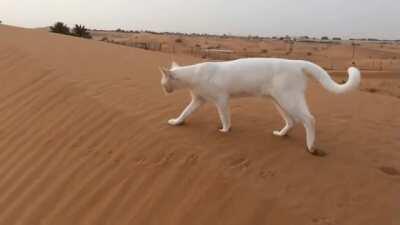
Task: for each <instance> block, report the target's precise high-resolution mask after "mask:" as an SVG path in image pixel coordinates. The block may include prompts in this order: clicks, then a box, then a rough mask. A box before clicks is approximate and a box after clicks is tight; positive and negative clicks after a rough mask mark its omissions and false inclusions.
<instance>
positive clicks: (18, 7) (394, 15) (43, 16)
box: [0, 0, 400, 39]
mask: <svg viewBox="0 0 400 225" xmlns="http://www.w3.org/2000/svg"><path fill="white" fill-rule="evenodd" d="M0 20H2V21H3V23H5V24H9V25H15V26H23V27H44V26H49V25H51V24H53V23H54V22H56V21H62V22H65V23H67V24H68V25H70V26H72V25H74V24H76V23H78V24H83V25H86V27H89V28H96V29H117V28H122V29H127V30H155V31H178V32H188V33H191V32H196V33H215V34H223V33H227V34H236V35H262V36H283V35H291V36H301V35H308V36H315V37H321V36H330V37H332V36H340V37H346V38H349V37H354V38H358V37H366V38H382V39H400V0H240V1H239V0H144V1H143V0H140V1H139V0H0Z"/></svg>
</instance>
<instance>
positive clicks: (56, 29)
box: [50, 22, 71, 35]
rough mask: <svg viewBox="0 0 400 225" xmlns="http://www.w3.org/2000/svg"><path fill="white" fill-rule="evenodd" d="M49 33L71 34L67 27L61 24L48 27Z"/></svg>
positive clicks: (57, 23)
mask: <svg viewBox="0 0 400 225" xmlns="http://www.w3.org/2000/svg"><path fill="white" fill-rule="evenodd" d="M50 31H51V32H54V33H59V34H66V35H69V34H71V32H70V30H69V27H68V26H67V25H65V24H64V23H63V22H56V23H55V24H54V25H53V26H51V27H50Z"/></svg>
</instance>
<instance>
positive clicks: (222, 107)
mask: <svg viewBox="0 0 400 225" xmlns="http://www.w3.org/2000/svg"><path fill="white" fill-rule="evenodd" d="M216 106H217V110H218V114H219V118H220V120H221V124H222V128H221V129H219V131H220V132H222V133H227V132H229V131H230V130H231V115H230V112H229V98H228V97H224V98H220V99H218V101H217V102H216Z"/></svg>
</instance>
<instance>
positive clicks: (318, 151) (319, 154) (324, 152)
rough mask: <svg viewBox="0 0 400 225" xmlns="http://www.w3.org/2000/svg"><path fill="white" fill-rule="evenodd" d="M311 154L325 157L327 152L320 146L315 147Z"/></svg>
mask: <svg viewBox="0 0 400 225" xmlns="http://www.w3.org/2000/svg"><path fill="white" fill-rule="evenodd" d="M311 155H313V156H316V157H326V156H327V155H328V153H327V152H326V151H324V150H322V149H320V148H315V150H314V152H313V153H311Z"/></svg>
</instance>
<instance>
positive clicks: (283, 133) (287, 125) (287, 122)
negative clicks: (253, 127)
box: [272, 101, 294, 137]
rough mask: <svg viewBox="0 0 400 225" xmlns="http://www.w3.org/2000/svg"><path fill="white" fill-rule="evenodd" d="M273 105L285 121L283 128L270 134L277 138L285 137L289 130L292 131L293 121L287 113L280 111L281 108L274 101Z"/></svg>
mask: <svg viewBox="0 0 400 225" xmlns="http://www.w3.org/2000/svg"><path fill="white" fill-rule="evenodd" d="M274 105H275V107H276V109H277V110H278V112H279V114H281V116H282V118H283V120H284V121H285V127H283V128H282V129H281V130H274V131H273V132H272V133H273V134H274V135H275V136H279V137H282V136H286V135H287V133H288V132H289V130H290V129H292V127H293V126H294V121H293V119H292V118H291V117H290V115H289V114H288V113H287V112H285V110H284V109H282V107H281V106H280V105H279V104H278V103H277V102H275V101H274Z"/></svg>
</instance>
